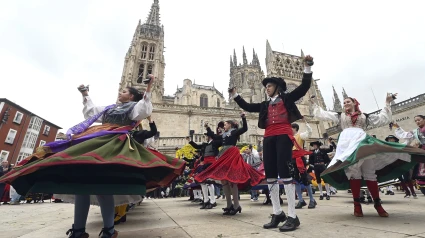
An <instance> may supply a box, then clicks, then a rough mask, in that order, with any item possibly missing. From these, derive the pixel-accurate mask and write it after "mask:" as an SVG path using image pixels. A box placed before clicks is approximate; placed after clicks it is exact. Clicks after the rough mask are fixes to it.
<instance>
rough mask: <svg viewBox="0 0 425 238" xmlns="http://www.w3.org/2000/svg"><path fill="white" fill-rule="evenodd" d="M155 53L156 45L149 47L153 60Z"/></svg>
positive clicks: (150, 58)
mask: <svg viewBox="0 0 425 238" xmlns="http://www.w3.org/2000/svg"><path fill="white" fill-rule="evenodd" d="M154 55H155V45H151V46H150V47H149V60H153V58H154Z"/></svg>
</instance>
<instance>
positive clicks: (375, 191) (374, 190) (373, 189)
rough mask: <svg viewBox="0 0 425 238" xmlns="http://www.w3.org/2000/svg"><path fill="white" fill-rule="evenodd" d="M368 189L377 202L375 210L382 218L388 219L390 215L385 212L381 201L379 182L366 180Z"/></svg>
mask: <svg viewBox="0 0 425 238" xmlns="http://www.w3.org/2000/svg"><path fill="white" fill-rule="evenodd" d="M366 185H367V188H368V189H369V192H370V194H371V195H372V198H373V201H374V202H375V205H374V207H375V209H376V211H377V212H378V214H379V216H380V217H388V216H389V215H388V213H387V212H386V211H385V210H384V208H383V207H382V205H381V199H379V188H378V182H377V181H370V180H366Z"/></svg>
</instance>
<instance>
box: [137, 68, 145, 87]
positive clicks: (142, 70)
mask: <svg viewBox="0 0 425 238" xmlns="http://www.w3.org/2000/svg"><path fill="white" fill-rule="evenodd" d="M137 76H138V78H137V83H142V81H143V79H144V78H145V64H140V65H139V73H138V74H137Z"/></svg>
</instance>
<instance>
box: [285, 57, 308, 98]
mask: <svg viewBox="0 0 425 238" xmlns="http://www.w3.org/2000/svg"><path fill="white" fill-rule="evenodd" d="M307 61H313V57H311V56H310V55H307V56H306V57H305V61H304V74H303V78H302V81H301V84H300V86H298V87H297V88H295V89H294V90H293V91H292V92H290V93H288V98H289V99H290V100H291V101H293V102H296V101H298V99H300V98H302V97H304V96H305V94H306V93H307V92H308V90H309V89H310V86H311V80H312V77H313V74H312V72H311V66H309V65H308V64H307Z"/></svg>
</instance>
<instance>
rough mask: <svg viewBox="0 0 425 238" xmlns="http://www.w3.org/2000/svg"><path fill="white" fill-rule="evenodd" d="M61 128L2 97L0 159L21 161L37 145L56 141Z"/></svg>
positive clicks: (0, 107)
mask: <svg viewBox="0 0 425 238" xmlns="http://www.w3.org/2000/svg"><path fill="white" fill-rule="evenodd" d="M59 129H62V128H61V127H59V126H57V125H55V124H53V123H51V122H49V121H47V120H45V119H43V118H41V117H39V116H37V115H36V114H34V113H32V112H30V111H28V110H26V109H25V108H23V107H21V106H19V105H17V104H15V103H13V102H11V101H9V100H7V99H5V98H0V161H3V160H7V161H9V163H10V164H15V163H17V162H19V161H21V160H22V159H24V158H26V157H27V156H29V155H31V154H33V152H34V151H35V149H36V148H37V147H39V146H42V145H44V144H46V143H47V142H52V141H55V139H56V134H57V133H58V130H59Z"/></svg>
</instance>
